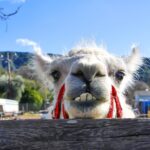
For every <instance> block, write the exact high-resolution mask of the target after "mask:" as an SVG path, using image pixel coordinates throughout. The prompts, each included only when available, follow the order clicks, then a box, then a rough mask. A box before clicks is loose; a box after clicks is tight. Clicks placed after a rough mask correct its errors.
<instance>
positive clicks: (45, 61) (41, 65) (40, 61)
mask: <svg viewBox="0 0 150 150" xmlns="http://www.w3.org/2000/svg"><path fill="white" fill-rule="evenodd" d="M51 62H52V59H51V58H50V57H49V56H48V55H44V54H42V52H41V51H35V56H34V65H35V67H36V68H35V69H36V71H37V72H39V73H40V74H41V72H46V71H47V69H48V68H47V67H48V66H49V65H50V64H51Z"/></svg>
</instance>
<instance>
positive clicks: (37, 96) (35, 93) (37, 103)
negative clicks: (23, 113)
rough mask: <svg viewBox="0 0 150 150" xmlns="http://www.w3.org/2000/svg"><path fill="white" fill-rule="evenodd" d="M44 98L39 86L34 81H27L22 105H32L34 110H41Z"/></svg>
mask: <svg viewBox="0 0 150 150" xmlns="http://www.w3.org/2000/svg"><path fill="white" fill-rule="evenodd" d="M43 100H44V98H43V96H42V94H41V93H40V92H39V85H38V84H36V82H35V81H33V80H26V82H25V90H24V92H23V94H22V98H21V100H20V103H21V104H24V103H29V104H32V106H33V107H34V108H32V109H34V110H39V109H40V108H41V106H42V104H43Z"/></svg>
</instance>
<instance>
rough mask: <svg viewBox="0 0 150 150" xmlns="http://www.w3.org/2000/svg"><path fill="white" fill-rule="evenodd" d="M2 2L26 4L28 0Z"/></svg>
mask: <svg viewBox="0 0 150 150" xmlns="http://www.w3.org/2000/svg"><path fill="white" fill-rule="evenodd" d="M1 1H8V2H11V3H25V2H26V1H27V0H0V2H1Z"/></svg>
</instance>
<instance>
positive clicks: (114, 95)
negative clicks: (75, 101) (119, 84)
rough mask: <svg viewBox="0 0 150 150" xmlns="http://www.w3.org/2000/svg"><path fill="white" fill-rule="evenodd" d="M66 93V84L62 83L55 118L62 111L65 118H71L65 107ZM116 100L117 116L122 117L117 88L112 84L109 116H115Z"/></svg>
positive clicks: (57, 117) (58, 116)
mask: <svg viewBox="0 0 150 150" xmlns="http://www.w3.org/2000/svg"><path fill="white" fill-rule="evenodd" d="M64 93H65V84H63V85H62V87H61V88H60V91H59V93H58V97H57V102H56V106H55V109H54V114H53V115H54V117H53V119H59V118H60V114H61V111H62V114H63V117H64V119H68V118H69V115H68V113H67V112H66V111H65V107H64V100H63V96H64ZM114 102H115V104H116V111H117V112H116V116H117V118H122V107H121V105H120V101H119V97H118V95H117V91H116V89H115V88H114V86H112V91H111V104H110V108H109V112H108V114H107V118H113V112H114ZM61 109H62V110H61Z"/></svg>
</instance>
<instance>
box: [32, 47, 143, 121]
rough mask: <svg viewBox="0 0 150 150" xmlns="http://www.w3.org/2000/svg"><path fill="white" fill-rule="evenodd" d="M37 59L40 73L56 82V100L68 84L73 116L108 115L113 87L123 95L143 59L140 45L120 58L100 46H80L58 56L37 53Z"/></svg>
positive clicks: (67, 106) (69, 108) (66, 101)
mask: <svg viewBox="0 0 150 150" xmlns="http://www.w3.org/2000/svg"><path fill="white" fill-rule="evenodd" d="M35 60H36V66H37V68H38V69H37V70H38V74H39V75H40V76H42V78H43V80H46V79H48V81H49V82H51V83H52V84H53V85H54V94H55V96H54V97H55V100H54V103H55V102H56V97H57V95H58V92H59V90H60V88H61V86H62V85H63V84H65V94H64V104H65V109H66V111H67V113H68V114H69V118H105V117H106V114H107V113H108V110H109V107H110V105H108V104H109V103H110V97H111V88H112V86H114V87H115V89H116V90H117V92H118V95H119V96H120V95H122V94H123V92H124V91H125V89H126V88H127V87H128V86H129V85H130V84H132V81H133V75H134V73H135V72H136V71H137V69H138V68H139V66H140V65H141V62H142V60H141V57H140V56H139V52H138V50H137V49H136V48H133V49H132V52H131V55H130V56H128V57H116V56H114V55H111V54H109V53H108V52H107V51H106V50H104V48H99V47H96V46H94V47H79V48H76V49H73V50H71V51H70V52H69V53H68V55H66V56H61V57H57V58H54V57H53V58H50V57H48V56H45V55H43V54H41V53H36V59H35Z"/></svg>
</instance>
